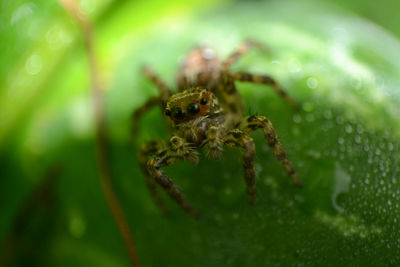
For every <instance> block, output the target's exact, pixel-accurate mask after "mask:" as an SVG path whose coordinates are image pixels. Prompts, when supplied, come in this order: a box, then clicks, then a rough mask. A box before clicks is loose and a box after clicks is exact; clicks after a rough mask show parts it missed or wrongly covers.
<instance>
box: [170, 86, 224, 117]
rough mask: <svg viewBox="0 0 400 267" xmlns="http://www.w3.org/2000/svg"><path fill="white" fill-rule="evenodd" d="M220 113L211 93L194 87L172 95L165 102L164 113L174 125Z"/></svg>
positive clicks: (216, 101)
mask: <svg viewBox="0 0 400 267" xmlns="http://www.w3.org/2000/svg"><path fill="white" fill-rule="evenodd" d="M221 111H222V110H221V107H220V106H219V104H218V100H217V98H216V97H215V96H214V94H213V93H211V92H210V91H208V90H207V89H203V88H199V87H194V88H190V89H187V90H185V91H183V92H180V93H177V94H174V95H172V96H171V97H170V98H169V99H168V101H167V104H166V107H165V110H164V113H165V115H166V116H168V117H170V119H171V120H172V121H173V122H174V123H175V124H179V123H182V122H188V121H191V120H194V119H197V118H200V117H205V116H210V115H214V114H217V113H220V112H221Z"/></svg>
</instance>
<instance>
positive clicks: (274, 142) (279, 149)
mask: <svg viewBox="0 0 400 267" xmlns="http://www.w3.org/2000/svg"><path fill="white" fill-rule="evenodd" d="M239 128H240V129H241V130H242V131H244V132H245V133H248V134H249V133H251V132H252V131H254V130H256V129H259V128H262V129H263V130H264V136H265V139H267V142H268V145H269V146H270V147H271V149H272V152H273V153H274V155H275V157H276V158H277V159H278V160H280V161H281V162H282V164H283V167H284V168H285V169H286V171H287V172H288V173H289V175H290V176H291V178H292V180H293V183H295V184H296V185H297V186H299V187H301V186H302V184H301V181H300V179H299V177H298V175H297V172H296V170H295V169H294V167H293V164H292V162H290V160H289V158H288V156H287V155H286V152H285V149H284V148H283V146H282V145H281V143H280V142H279V139H278V137H277V135H276V132H275V128H274V126H273V125H272V123H271V122H270V121H269V120H268V119H267V118H266V117H264V116H249V117H247V118H245V119H244V120H243V121H242V124H241V125H240V126H239Z"/></svg>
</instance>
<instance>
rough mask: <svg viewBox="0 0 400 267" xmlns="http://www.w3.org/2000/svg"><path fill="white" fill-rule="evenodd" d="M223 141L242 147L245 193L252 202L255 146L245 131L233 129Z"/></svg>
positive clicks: (254, 180)
mask: <svg viewBox="0 0 400 267" xmlns="http://www.w3.org/2000/svg"><path fill="white" fill-rule="evenodd" d="M224 143H225V144H226V145H227V146H238V147H241V148H243V171H244V179H245V181H246V184H247V194H248V198H249V202H250V203H251V204H253V203H254V196H255V190H256V178H255V177H256V172H255V168H254V157H255V155H256V148H255V145H254V141H253V139H252V138H251V137H250V136H248V135H247V134H246V133H244V132H242V131H240V130H238V129H234V130H232V131H230V132H229V133H228V134H227V135H226V137H225V138H224Z"/></svg>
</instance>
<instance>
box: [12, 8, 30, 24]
mask: <svg viewBox="0 0 400 267" xmlns="http://www.w3.org/2000/svg"><path fill="white" fill-rule="evenodd" d="M35 7H36V5H35V4H34V3H26V4H24V5H21V6H20V7H18V8H17V9H16V10H15V11H14V13H13V14H12V16H11V25H14V24H15V23H17V22H18V21H20V20H21V19H22V18H24V17H27V16H29V15H31V14H33V9H34V8H35Z"/></svg>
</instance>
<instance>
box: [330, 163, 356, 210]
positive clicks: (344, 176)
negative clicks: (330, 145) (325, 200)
mask: <svg viewBox="0 0 400 267" xmlns="http://www.w3.org/2000/svg"><path fill="white" fill-rule="evenodd" d="M350 181H351V177H350V175H349V174H348V173H347V172H345V170H344V169H343V168H342V167H341V166H340V165H339V164H336V167H335V185H334V189H333V193H332V198H331V199H332V205H333V207H334V208H335V209H336V210H337V211H339V212H343V211H344V209H343V208H342V207H340V206H339V205H338V203H337V197H338V196H339V194H341V193H347V192H349V187H350Z"/></svg>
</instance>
